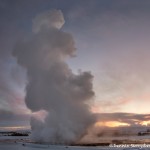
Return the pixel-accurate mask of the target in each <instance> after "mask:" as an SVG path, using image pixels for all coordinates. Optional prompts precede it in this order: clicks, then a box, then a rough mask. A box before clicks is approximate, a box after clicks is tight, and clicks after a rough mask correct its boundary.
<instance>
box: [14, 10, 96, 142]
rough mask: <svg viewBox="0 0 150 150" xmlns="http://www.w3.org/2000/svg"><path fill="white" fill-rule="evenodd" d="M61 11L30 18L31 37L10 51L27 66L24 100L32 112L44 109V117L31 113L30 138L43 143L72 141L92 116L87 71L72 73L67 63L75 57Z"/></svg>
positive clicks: (81, 132) (91, 91) (72, 43)
mask: <svg viewBox="0 0 150 150" xmlns="http://www.w3.org/2000/svg"><path fill="white" fill-rule="evenodd" d="M63 24H64V18H63V14H62V12H61V11H59V10H52V11H47V12H44V13H42V14H40V15H38V16H37V17H35V19H34V20H33V36H32V38H31V39H30V40H28V41H22V42H20V43H19V44H17V46H16V48H15V50H14V52H13V54H14V56H15V57H16V58H17V61H18V63H19V64H20V65H22V66H23V67H25V68H26V69H27V75H28V84H27V86H26V97H25V102H26V105H27V106H28V108H29V109H31V110H32V112H38V111H41V110H43V111H45V112H46V113H44V114H45V116H44V121H43V119H41V120H40V119H37V118H36V117H34V116H33V118H32V119H31V127H32V129H33V137H35V138H36V139H37V140H40V141H42V140H43V141H44V142H59V143H60V142H61V143H62V142H63V143H64V142H75V141H77V140H79V139H80V138H81V137H82V136H83V135H84V134H85V133H86V129H87V128H88V127H90V126H91V125H92V124H93V123H94V122H95V119H94V117H93V116H92V114H91V112H90V111H89V106H88V102H89V101H90V100H91V98H92V97H93V96H94V92H93V90H92V78H93V76H92V75H91V73H90V72H80V73H79V75H75V74H73V72H72V71H71V69H70V68H69V67H68V65H67V64H66V62H65V61H66V59H67V58H68V57H72V56H74V52H75V51H76V48H75V46H74V40H73V37H72V36H71V35H70V34H69V33H66V32H63V31H62V30H61V27H62V26H63Z"/></svg>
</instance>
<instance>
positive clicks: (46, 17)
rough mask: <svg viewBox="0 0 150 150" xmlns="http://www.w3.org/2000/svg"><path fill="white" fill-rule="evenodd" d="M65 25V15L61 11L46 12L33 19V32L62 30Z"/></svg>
mask: <svg viewBox="0 0 150 150" xmlns="http://www.w3.org/2000/svg"><path fill="white" fill-rule="evenodd" d="M64 23H65V20H64V17H63V14H62V12H61V11H60V10H53V12H52V11H46V12H44V13H41V14H40V15H38V16H36V17H35V18H34V19H33V32H35V33H37V32H39V31H41V30H44V29H45V30H46V29H51V28H56V29H60V28H61V27H62V26H63V24H64Z"/></svg>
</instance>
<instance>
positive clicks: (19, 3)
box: [0, 0, 150, 127]
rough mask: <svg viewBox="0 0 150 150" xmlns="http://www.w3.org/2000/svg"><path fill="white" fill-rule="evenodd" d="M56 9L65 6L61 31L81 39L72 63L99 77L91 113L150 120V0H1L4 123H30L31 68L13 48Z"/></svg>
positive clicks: (0, 119)
mask: <svg viewBox="0 0 150 150" xmlns="http://www.w3.org/2000/svg"><path fill="white" fill-rule="evenodd" d="M52 9H58V10H61V12H62V13H63V16H64V19H65V23H64V25H63V27H62V29H61V30H63V31H65V32H67V33H70V34H71V35H72V36H73V38H74V41H75V46H76V53H75V56H74V57H73V58H69V59H68V60H67V64H68V65H69V67H70V68H71V69H72V71H73V72H74V73H76V74H77V73H78V72H80V71H81V70H83V71H90V72H91V74H92V75H93V76H94V80H93V90H94V92H95V96H94V98H93V99H94V100H93V102H91V104H90V105H91V111H93V112H94V113H100V114H101V115H102V116H103V117H101V118H103V120H107V121H108V120H110V121H118V120H123V121H122V122H126V123H129V124H135V123H137V122H140V121H149V115H148V114H149V113H150V112H149V106H150V59H149V58H150V30H149V28H150V19H149V17H150V1H149V0H142V1H141V0H132V1H131V0H113V1H112V0H86V1H85V0H44V1H43V0H26V1H23V0H13V1H12V0H0V126H6V127H7V126H23V125H26V126H29V118H30V115H31V110H30V109H29V108H27V106H26V103H25V100H24V99H25V95H26V85H27V82H28V80H27V71H26V69H24V68H23V67H22V66H21V65H20V64H18V63H17V59H16V58H15V57H14V56H13V51H14V49H15V47H16V44H17V43H18V42H19V41H20V40H21V39H24V38H28V37H29V36H32V23H33V19H34V18H35V16H36V15H38V14H40V13H42V12H44V11H47V10H52ZM116 114H117V115H116ZM118 115H119V117H118ZM126 116H130V117H129V119H127V118H126ZM131 116H132V117H131ZM112 118H113V119H112ZM134 119H135V120H136V122H133V120H134Z"/></svg>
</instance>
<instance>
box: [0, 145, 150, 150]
mask: <svg viewBox="0 0 150 150" xmlns="http://www.w3.org/2000/svg"><path fill="white" fill-rule="evenodd" d="M117 149H118V150H150V148H146V147H142V148H141V147H132V148H131V147H130V148H127V147H124V148H123V147H121V148H117V147H109V146H107V147H104V146H99V147H82V146H58V145H40V144H29V143H24V144H23V143H15V144H0V150H117Z"/></svg>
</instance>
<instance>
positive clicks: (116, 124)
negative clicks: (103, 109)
mask: <svg viewBox="0 0 150 150" xmlns="http://www.w3.org/2000/svg"><path fill="white" fill-rule="evenodd" d="M95 126H106V127H120V126H130V124H128V123H125V122H119V121H107V122H97V123H96V124H95Z"/></svg>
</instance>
